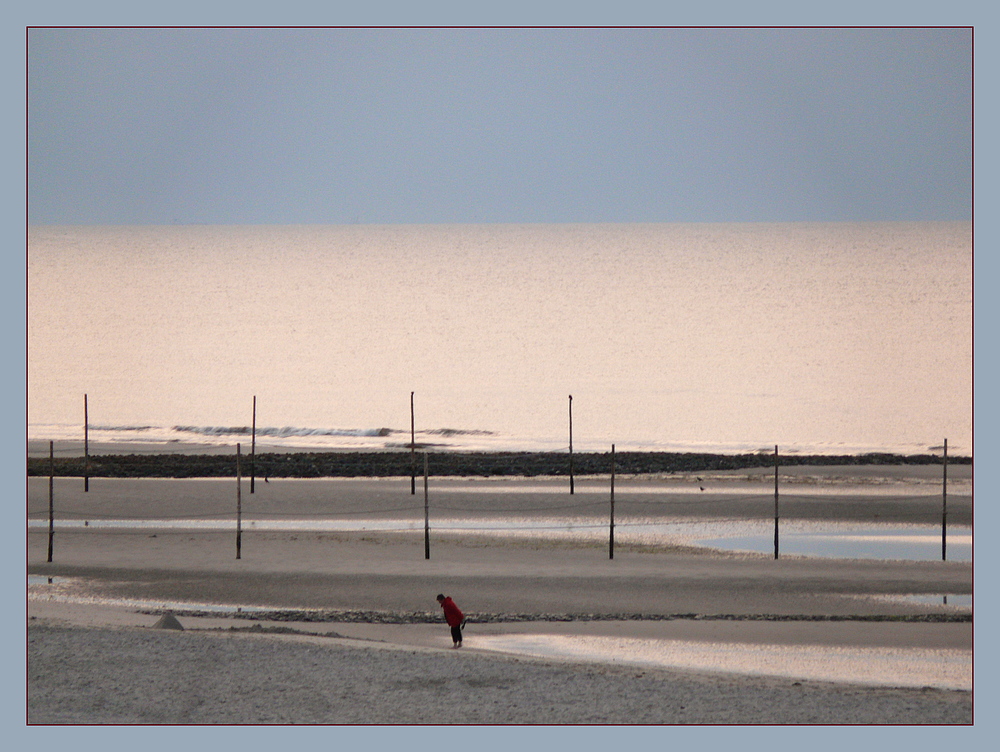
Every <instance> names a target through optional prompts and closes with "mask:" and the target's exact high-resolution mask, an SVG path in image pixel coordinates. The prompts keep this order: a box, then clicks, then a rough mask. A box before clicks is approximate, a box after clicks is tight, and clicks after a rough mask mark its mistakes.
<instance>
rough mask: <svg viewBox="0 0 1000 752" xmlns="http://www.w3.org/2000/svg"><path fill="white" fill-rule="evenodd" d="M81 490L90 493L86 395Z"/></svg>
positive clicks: (88, 425) (88, 422) (88, 419)
mask: <svg viewBox="0 0 1000 752" xmlns="http://www.w3.org/2000/svg"><path fill="white" fill-rule="evenodd" d="M83 490H84V493H86V492H88V491H90V415H89V413H88V412H87V395H86V394H85V395H83Z"/></svg>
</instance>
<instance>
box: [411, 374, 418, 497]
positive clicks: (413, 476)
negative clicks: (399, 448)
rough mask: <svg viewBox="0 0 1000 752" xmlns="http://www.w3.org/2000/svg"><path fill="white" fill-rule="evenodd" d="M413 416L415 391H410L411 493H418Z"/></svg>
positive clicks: (414, 494) (412, 494)
mask: <svg viewBox="0 0 1000 752" xmlns="http://www.w3.org/2000/svg"><path fill="white" fill-rule="evenodd" d="M415 425H416V423H415V420H414V417H413V392H410V495H411V496H416V495H417V439H416V435H417V432H416V428H415Z"/></svg>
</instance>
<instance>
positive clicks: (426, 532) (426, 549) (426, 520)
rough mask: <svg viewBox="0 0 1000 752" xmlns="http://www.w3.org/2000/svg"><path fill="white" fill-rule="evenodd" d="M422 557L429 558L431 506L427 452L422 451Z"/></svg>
mask: <svg viewBox="0 0 1000 752" xmlns="http://www.w3.org/2000/svg"><path fill="white" fill-rule="evenodd" d="M424 558H425V559H429V558H431V507H430V500H429V497H428V495H427V452H424Z"/></svg>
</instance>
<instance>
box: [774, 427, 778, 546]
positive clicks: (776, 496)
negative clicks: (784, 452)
mask: <svg viewBox="0 0 1000 752" xmlns="http://www.w3.org/2000/svg"><path fill="white" fill-rule="evenodd" d="M774 558H775V559H776V560H777V558H778V445H777V444H775V446H774Z"/></svg>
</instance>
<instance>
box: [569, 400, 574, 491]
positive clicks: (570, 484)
mask: <svg viewBox="0 0 1000 752" xmlns="http://www.w3.org/2000/svg"><path fill="white" fill-rule="evenodd" d="M569 493H570V495H571V496H572V495H573V395H572V394H571V395H570V396H569Z"/></svg>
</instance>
